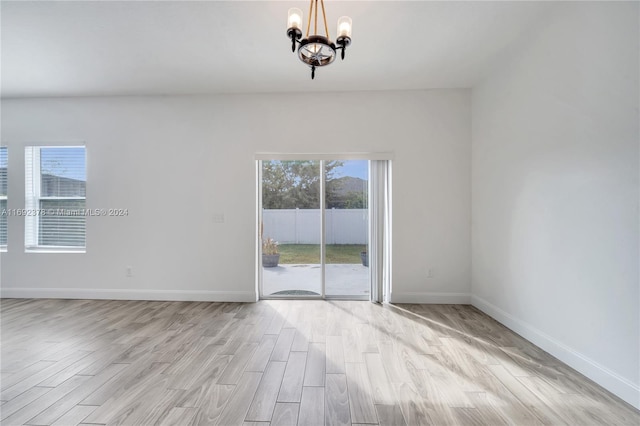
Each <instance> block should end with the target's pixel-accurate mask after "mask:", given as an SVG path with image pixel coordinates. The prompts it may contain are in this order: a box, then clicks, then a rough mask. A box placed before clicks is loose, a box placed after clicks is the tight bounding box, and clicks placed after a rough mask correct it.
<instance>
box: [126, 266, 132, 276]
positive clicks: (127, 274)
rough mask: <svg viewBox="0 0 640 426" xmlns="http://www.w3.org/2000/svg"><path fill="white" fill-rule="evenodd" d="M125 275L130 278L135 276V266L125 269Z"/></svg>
mask: <svg viewBox="0 0 640 426" xmlns="http://www.w3.org/2000/svg"><path fill="white" fill-rule="evenodd" d="M125 275H126V276H127V277H128V278H131V277H132V276H133V267H132V266H127V269H126V271H125Z"/></svg>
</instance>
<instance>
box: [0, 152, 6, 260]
mask: <svg viewBox="0 0 640 426" xmlns="http://www.w3.org/2000/svg"><path fill="white" fill-rule="evenodd" d="M6 249H7V148H6V147H4V146H3V147H0V250H6Z"/></svg>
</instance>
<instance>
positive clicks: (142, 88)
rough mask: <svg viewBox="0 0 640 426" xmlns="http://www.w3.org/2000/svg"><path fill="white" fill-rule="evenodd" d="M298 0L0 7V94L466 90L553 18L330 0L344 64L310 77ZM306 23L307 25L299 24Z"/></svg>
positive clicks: (546, 6)
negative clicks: (301, 45) (292, 11)
mask: <svg viewBox="0 0 640 426" xmlns="http://www.w3.org/2000/svg"><path fill="white" fill-rule="evenodd" d="M293 6H297V7H299V8H301V9H302V10H303V11H304V12H305V14H306V13H307V12H308V2H306V1H295V2H286V1H199V2H187V1H144V2H139V1H123V2H114V1H79V2H49V1H41V2H38V1H36V2H23V1H15V2H7V1H2V3H1V13H2V15H1V24H2V28H1V36H2V40H1V43H2V53H1V59H2V92H1V93H2V96H3V97H23V96H87V95H130V94H200V93H247V92H292V91H315V90H320V91H328V90H390V89H430V88H451V87H472V86H473V85H474V83H475V82H476V81H478V79H480V78H481V77H482V75H483V73H485V72H487V70H489V69H490V68H491V66H492V64H493V63H495V62H496V61H498V60H499V59H500V58H501V57H503V56H504V55H509V54H510V53H509V52H510V51H512V49H515V48H516V47H517V45H518V43H519V42H520V41H521V40H522V39H523V38H526V37H529V35H528V34H529V33H530V32H531V31H535V29H536V28H537V27H539V26H540V25H541V24H543V21H544V19H545V16H547V14H548V13H551V12H552V9H553V8H554V6H555V5H554V4H553V3H546V2H423V1H384V2H383V1H329V0H327V3H326V10H327V15H328V16H327V19H328V21H329V31H330V35H331V37H332V38H333V37H335V26H336V21H337V18H338V17H339V16H341V15H349V16H351V17H352V18H353V44H352V45H351V47H350V48H348V49H347V52H346V53H347V56H346V59H345V61H344V62H341V61H340V60H339V59H338V60H336V62H335V63H334V64H332V65H330V66H328V67H326V68H323V69H319V70H318V72H317V75H316V80H315V81H311V78H310V71H309V68H307V67H306V66H305V65H304V64H302V62H300V61H299V60H298V59H297V56H296V55H294V54H293V53H291V44H290V41H289V40H288V38H287V36H286V26H287V25H286V18H287V10H288V8H289V7H293ZM305 19H306V18H305Z"/></svg>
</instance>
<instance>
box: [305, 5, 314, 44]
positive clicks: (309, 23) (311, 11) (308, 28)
mask: <svg viewBox="0 0 640 426" xmlns="http://www.w3.org/2000/svg"><path fill="white" fill-rule="evenodd" d="M312 13H313V0H309V19H308V20H307V35H306V36H305V38H309V30H310V29H311V14H312Z"/></svg>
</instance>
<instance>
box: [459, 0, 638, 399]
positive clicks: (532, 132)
mask: <svg viewBox="0 0 640 426" xmlns="http://www.w3.org/2000/svg"><path fill="white" fill-rule="evenodd" d="M561 10H562V11H561V12H560V13H558V14H555V15H554V16H553V17H549V19H548V21H547V22H545V23H544V25H543V26H542V28H541V29H540V31H539V32H537V33H536V34H530V35H529V36H530V37H529V38H528V39H527V40H526V41H525V42H524V43H522V44H521V45H520V46H518V47H517V48H515V49H514V50H513V51H511V52H509V55H508V56H509V58H508V60H506V61H505V62H503V63H501V64H500V66H499V67H496V68H495V69H494V70H493V72H492V74H491V75H490V76H489V77H488V78H487V79H486V80H485V81H483V82H482V83H481V84H479V85H478V86H476V87H474V89H473V97H472V105H473V107H472V117H473V118H472V121H473V125H472V129H473V130H472V134H473V136H472V140H473V142H472V182H473V183H472V200H473V201H472V206H473V214H472V218H473V219H472V229H473V231H472V247H473V248H472V250H473V251H472V259H473V273H472V276H473V283H472V293H473V303H474V305H476V306H478V307H479V308H481V309H483V310H484V311H486V312H488V313H489V314H491V315H493V316H494V317H496V318H497V319H498V320H500V321H501V322H503V323H505V324H507V325H508V326H510V327H511V328H513V329H515V330H516V331H518V332H519V333H521V334H522V335H524V336H525V337H527V338H528V339H529V340H532V341H533V342H534V343H536V344H538V345H539V346H541V347H542V348H543V349H545V350H547V351H549V352H550V353H552V354H553V355H555V356H557V357H559V358H560V359H562V360H564V361H565V362H567V363H568V364H570V365H572V366H573V367H575V368H576V369H578V370H579V371H581V372H583V373H585V374H586V375H587V376H589V377H591V378H592V379H594V380H595V381H597V382H599V383H600V384H602V385H604V386H605V387H607V388H608V389H610V390H612V391H613V392H614V393H616V394H618V395H619V396H621V397H622V398H624V399H625V400H627V401H629V402H631V403H633V404H634V405H635V406H636V407H640V392H639V388H638V385H639V384H640V377H639V376H640V361H639V360H640V350H639V348H640V317H639V315H640V314H639V313H640V304H639V298H640V294H639V276H638V274H639V255H640V253H639V249H638V247H639V241H638V238H639V235H640V233H639V226H638V225H639V223H638V221H639V218H640V216H639V208H638V207H639V188H640V187H639V180H638V179H639V174H638V173H639V167H638V163H639V149H638V148H639V146H638V144H639V142H638V141H639V132H638V75H639V70H638V16H639V15H638V3H636V2H629V3H608V2H605V3H567V4H565V5H564V6H563V7H562V9H561Z"/></svg>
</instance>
